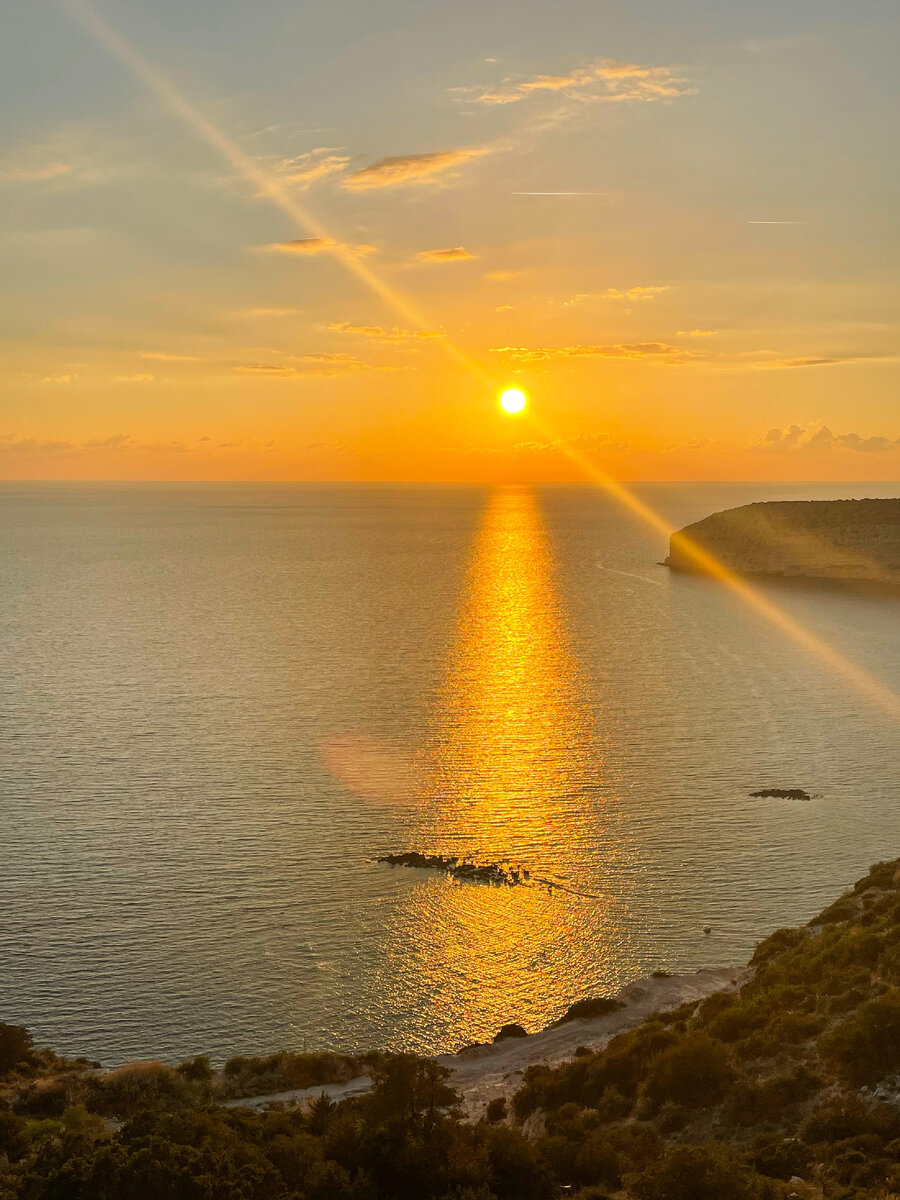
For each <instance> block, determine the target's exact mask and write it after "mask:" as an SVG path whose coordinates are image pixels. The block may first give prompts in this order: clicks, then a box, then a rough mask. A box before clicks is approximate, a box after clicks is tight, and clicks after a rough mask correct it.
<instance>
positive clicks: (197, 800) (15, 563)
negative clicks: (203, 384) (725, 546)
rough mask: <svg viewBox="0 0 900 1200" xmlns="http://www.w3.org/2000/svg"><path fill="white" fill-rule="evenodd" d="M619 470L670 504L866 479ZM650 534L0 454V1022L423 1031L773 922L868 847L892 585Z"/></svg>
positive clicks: (569, 510)
mask: <svg viewBox="0 0 900 1200" xmlns="http://www.w3.org/2000/svg"><path fill="white" fill-rule="evenodd" d="M634 490H635V493H636V494H637V495H638V496H639V497H640V499H641V500H642V501H643V503H645V504H646V505H649V506H650V507H651V508H652V509H653V510H654V511H655V512H657V513H659V514H660V516H661V517H662V518H663V519H664V520H665V521H666V522H667V523H668V524H669V525H671V526H672V527H673V528H677V527H680V526H682V525H684V524H686V523H687V522H690V521H694V520H697V519H699V518H701V517H703V516H706V515H707V514H709V513H712V512H716V511H718V510H721V509H724V508H730V507H733V506H735V505H739V504H745V503H748V502H750V501H753V500H767V499H831V498H838V497H846V496H889V495H894V494H896V491H897V487H896V485H893V486H892V485H889V484H871V485H866V484H853V485H840V486H834V485H800V486H798V485H784V484H779V485H759V484H691V485H687V484H677V485H675V484H645V485H635V488H634ZM666 549H667V547H666V539H665V537H664V536H663V535H662V534H661V533H660V532H659V530H658V529H656V528H653V527H651V526H648V525H647V524H645V523H644V522H643V521H642V520H641V519H640V518H639V517H638V516H636V515H635V514H634V513H633V511H632V510H630V509H629V508H628V507H623V505H622V504H621V503H620V502H619V501H618V500H616V499H615V498H613V497H611V496H610V495H608V494H607V493H606V492H604V491H602V490H599V489H596V488H593V487H588V486H585V487H536V488H529V487H499V488H482V487H443V486H440V487H439V486H394V485H363V484H358V485H300V484H296V485H294V484H136V483H135V484H96V483H94V484H73V483H67V484H39V483H33V484H3V485H0V1020H3V1021H6V1022H11V1023H17V1024H25V1025H27V1026H28V1028H29V1029H30V1030H31V1031H32V1033H33V1035H34V1037H35V1039H36V1040H37V1041H38V1042H39V1043H41V1044H45V1045H51V1046H53V1047H54V1048H55V1049H57V1050H58V1051H60V1052H63V1053H67V1054H73V1055H75V1054H84V1055H87V1056H88V1057H90V1058H92V1059H97V1060H99V1061H101V1062H103V1063H104V1064H105V1065H115V1064H118V1063H122V1062H126V1061H131V1060H135V1059H147V1058H162V1059H164V1060H166V1061H177V1060H178V1059H179V1058H181V1057H183V1056H186V1055H192V1054H198V1053H205V1054H209V1055H210V1056H211V1057H212V1059H213V1060H214V1061H215V1062H221V1061H223V1060H224V1059H226V1058H227V1057H229V1056H231V1055H234V1054H262V1053H268V1052H271V1051H274V1050H277V1049H282V1048H286V1049H290V1050H296V1051H304V1050H306V1051H314V1050H340V1051H348V1052H349V1051H356V1050H365V1049H388V1050H411V1051H415V1052H419V1053H434V1052H440V1051H446V1050H455V1049H458V1048H459V1047H461V1046H463V1045H465V1044H469V1043H472V1042H477V1041H484V1040H487V1039H490V1038H491V1037H492V1036H493V1034H494V1033H496V1031H497V1030H498V1029H499V1028H500V1026H501V1025H503V1024H504V1023H506V1022H511V1021H515V1022H518V1023H520V1024H521V1025H523V1026H524V1027H525V1028H526V1029H528V1030H536V1029H539V1028H542V1027H544V1026H546V1025H547V1024H548V1023H549V1022H551V1021H553V1020H554V1019H556V1018H557V1017H559V1016H560V1015H561V1014H562V1013H563V1012H564V1011H565V1009H566V1008H567V1007H568V1006H569V1005H570V1004H572V1003H573V1001H575V1000H578V999H581V998H584V997H588V996H600V995H609V994H612V993H614V992H615V991H616V990H618V989H619V988H621V987H622V986H623V985H625V984H626V983H628V982H630V981H632V980H634V979H636V978H639V977H641V976H645V975H647V974H649V973H651V972H653V971H667V972H673V973H674V972H692V971H696V970H698V969H700V968H703V967H709V966H728V965H731V964H740V963H743V962H745V961H746V960H747V958H748V956H749V955H750V954H751V953H752V951H753V948H754V946H755V944H756V943H757V942H758V941H759V940H760V939H761V938H763V937H765V936H766V935H767V934H769V933H771V932H772V931H773V930H774V929H776V928H778V927H781V926H786V925H794V924H797V923H799V922H805V921H808V920H809V919H810V918H811V917H813V915H814V914H815V913H816V912H818V911H819V910H820V909H821V908H822V907H824V905H826V904H827V903H828V902H830V901H831V900H832V899H833V898H834V897H835V896H836V895H837V894H838V892H840V891H841V890H842V889H843V888H845V887H846V886H848V885H849V884H852V883H853V881H854V880H855V879H857V878H858V877H859V876H860V875H862V874H863V873H864V872H865V871H866V869H867V868H868V866H869V865H870V864H871V863H872V862H874V861H877V860H883V859H885V858H892V857H896V856H897V855H900V737H898V733H900V730H898V722H897V716H896V713H891V712H890V710H889V706H887V705H884V704H882V703H881V702H880V701H879V693H878V687H879V686H880V687H882V688H888V689H891V690H893V691H895V692H900V636H898V635H900V599H898V597H897V596H896V595H894V596H892V595H888V594H884V593H879V592H877V591H875V590H872V589H853V588H849V587H845V586H835V587H831V586H827V585H822V584H799V583H797V584H791V585H787V584H784V583H778V582H774V581H773V582H760V583H756V584H754V585H753V586H754V588H755V589H756V594H757V595H758V596H762V597H763V598H764V599H765V601H766V602H767V604H768V608H767V609H766V611H765V612H763V611H761V609H760V607H759V606H758V605H754V604H752V603H748V602H747V599H746V597H741V596H739V595H737V594H735V593H734V592H733V591H731V590H730V589H729V588H727V587H725V586H723V585H722V584H721V583H718V582H716V581H714V580H711V579H708V578H701V577H694V576H686V575H677V574H673V573H671V572H669V571H668V570H667V568H665V567H664V566H662V565H660V563H661V560H662V559H663V558H664V557H665V554H666ZM782 615H784V616H786V617H787V618H789V621H787V622H785V621H783V620H782V619H781V617H782ZM798 629H800V630H802V631H804V632H805V633H806V634H809V635H812V639H811V638H809V637H801V638H798V636H797V633H796V631H797V630H798ZM813 639H815V640H813ZM822 646H824V647H826V648H828V651H829V652H823V651H822V649H821V647H822ZM817 647H818V649H817ZM830 651H837V652H838V653H839V654H840V655H842V656H844V658H846V659H847V660H849V661H850V662H852V663H853V664H854V668H855V669H854V671H853V672H851V673H850V674H849V675H848V674H847V673H840V672H835V671H834V670H833V669H832V665H831V664H830V662H829V658H830ZM766 787H790V788H803V789H805V790H806V791H808V792H809V793H811V795H812V796H813V799H811V800H809V801H796V800H794V801H792V800H779V799H760V798H753V797H751V795H750V793H751V792H753V791H756V790H759V789H761V788H766ZM412 850H416V851H422V852H426V853H431V854H442V855H447V856H450V855H454V856H459V857H466V856H468V857H470V858H471V859H472V860H473V861H476V862H482V863H487V862H497V863H503V864H505V865H506V867H507V868H508V869H509V870H518V871H521V872H522V874H521V878H522V880H523V884H522V886H519V887H492V886H485V885H478V884H468V883H464V882H459V881H457V880H455V879H453V878H452V877H449V876H447V875H445V874H442V873H439V872H436V871H421V870H415V869H409V868H406V867H391V866H388V865H385V864H383V863H379V862H377V861H376V860H377V858H378V857H379V856H380V855H384V854H387V853H397V852H403V851H412ZM526 871H527V872H528V878H527V879H526V878H525V874H524V872H526ZM707 929H708V930H709V932H706V930H707Z"/></svg>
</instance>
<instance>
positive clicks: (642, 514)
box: [531, 413, 900, 721]
mask: <svg viewBox="0 0 900 1200" xmlns="http://www.w3.org/2000/svg"><path fill="white" fill-rule="evenodd" d="M531 419H532V421H533V422H534V424H535V425H536V426H537V428H538V429H539V430H540V432H541V433H542V434H543V435H544V436H545V437H546V438H548V439H550V440H552V441H553V442H554V444H555V445H556V446H557V447H558V448H559V451H560V453H562V454H564V455H565V456H566V458H568V459H569V461H570V462H571V463H573V464H574V465H575V466H577V467H578V468H579V470H581V471H583V472H584V474H585V475H586V476H587V477H588V478H589V479H590V480H591V481H592V482H593V483H596V484H597V485H598V486H599V487H601V488H603V490H604V491H606V492H608V493H609V494H610V495H611V496H613V497H615V499H616V500H618V501H619V502H620V503H621V504H622V505H624V506H625V507H626V508H627V509H628V510H629V511H630V512H632V513H634V515H635V516H637V517H639V518H640V519H641V520H642V521H644V522H645V523H646V524H647V525H649V526H650V527H651V528H652V529H655V530H657V531H658V532H659V533H662V534H663V535H664V536H665V537H666V538H669V537H671V536H672V533H673V530H672V527H671V526H670V525H669V523H668V522H667V521H666V520H665V518H664V517H662V516H660V514H659V513H658V512H656V511H655V509H652V508H651V507H650V506H649V505H648V504H645V503H644V501H643V500H641V499H639V498H638V497H637V496H636V495H635V494H634V493H633V492H632V491H631V490H630V489H629V488H627V487H626V486H625V485H624V484H623V483H621V482H620V481H619V480H618V479H615V478H614V477H613V476H612V475H608V474H607V473H606V472H605V471H603V470H601V468H600V467H598V466H596V464H594V463H592V462H591V461H590V460H589V459H588V458H585V456H584V455H583V454H581V453H579V451H577V450H576V449H575V448H574V447H573V446H571V445H569V444H568V443H567V442H566V441H565V440H564V439H562V438H560V437H559V436H558V435H557V434H556V433H555V432H554V431H553V429H551V428H550V426H549V425H547V424H546V422H544V421H542V420H541V419H540V418H539V417H537V416H535V415H534V414H533V413H532V417H531ZM678 545H679V549H680V550H681V551H683V553H684V554H685V555H687V557H688V558H689V559H690V560H691V561H692V562H693V563H694V565H695V566H696V567H697V570H698V571H700V572H702V573H703V574H705V575H710V576H712V577H713V578H714V579H717V580H718V581H719V582H720V583H722V584H724V585H725V586H726V587H727V588H728V589H729V590H730V591H732V592H733V593H734V594H735V595H736V596H738V597H739V598H740V599H741V600H743V601H744V603H745V604H746V605H747V606H748V607H749V608H751V609H753V610H754V611H755V612H757V613H759V615H760V616H762V617H765V619H766V620H768V621H770V622H771V623H772V624H773V625H774V626H776V628H778V629H779V630H781V632H782V633H784V634H786V635H787V636H788V637H790V638H792V639H793V640H794V641H795V642H796V643H797V644H798V645H799V646H802V647H803V649H804V650H807V651H808V652H809V653H810V654H813V655H815V657H817V658H818V659H819V661H820V662H822V663H823V664H824V665H825V666H827V667H828V668H829V669H830V670H831V671H833V672H834V673H835V674H836V675H839V676H840V677H841V678H842V679H844V680H846V682H848V683H850V684H851V685H852V686H853V687H854V688H855V689H856V690H857V691H859V692H861V693H863V695H865V696H867V697H868V698H869V699H870V700H872V701H874V702H875V703H876V704H877V705H878V706H879V707H880V708H882V709H884V710H885V711H886V712H887V713H889V714H890V715H891V716H892V717H893V718H894V719H895V720H897V721H900V696H898V695H897V694H896V692H893V691H891V689H890V688H889V687H887V686H885V684H883V683H880V682H879V681H878V680H877V679H875V678H873V676H871V675H870V674H869V673H868V672H867V671H864V670H863V669H862V668H861V667H858V666H857V665H856V663H854V662H851V660H850V659H849V658H846V657H845V656H844V655H843V654H841V653H840V651H838V650H835V649H834V647H833V646H830V645H829V644H828V643H827V642H825V641H823V640H822V638H820V637H817V636H816V635H815V634H814V633H810V631H809V630H808V629H804V627H803V626H802V625H800V624H799V622H797V621H795V620H794V618H793V617H791V616H789V615H788V614H787V613H786V612H784V611H783V610H782V609H780V608H779V607H778V606H777V605H776V604H773V603H772V602H771V600H769V599H767V598H766V597H765V596H763V595H762V593H760V592H759V591H757V589H756V588H754V587H753V586H752V584H750V583H748V582H747V580H746V579H743V578H742V577H741V576H740V575H737V574H736V573H735V572H734V571H732V570H730V569H729V568H728V567H726V566H725V565H724V564H723V563H721V562H719V560H718V559H717V558H715V556H714V555H712V554H710V553H709V551H708V550H705V549H704V548H703V547H702V546H700V545H698V543H697V542H695V541H693V540H692V539H691V538H688V537H683V536H682V537H679V539H678Z"/></svg>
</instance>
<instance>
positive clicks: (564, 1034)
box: [222, 966, 753, 1120]
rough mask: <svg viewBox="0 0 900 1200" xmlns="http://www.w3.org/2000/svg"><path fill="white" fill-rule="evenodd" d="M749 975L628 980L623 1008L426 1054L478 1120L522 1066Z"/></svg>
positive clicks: (558, 1056) (358, 1087) (265, 1099)
mask: <svg viewBox="0 0 900 1200" xmlns="http://www.w3.org/2000/svg"><path fill="white" fill-rule="evenodd" d="M752 974H753V971H752V968H750V967H748V966H743V967H704V968H702V969H701V970H699V971H695V972H693V973H690V974H685V975H668V976H665V977H658V976H647V977H644V978H641V979H635V980H633V981H632V982H631V983H629V984H626V985H625V987H623V988H622V989H621V990H620V991H619V992H617V993H616V994H615V996H613V997H612V999H614V1000H617V1001H618V1002H619V1003H620V1004H621V1005H622V1007H621V1008H619V1009H617V1010H616V1011H615V1012H611V1013H607V1014H606V1015H605V1016H601V1017H589V1018H575V1019H572V1020H569V1021H565V1022H564V1023H563V1024H561V1025H558V1024H557V1025H551V1026H549V1027H548V1028H546V1029H542V1030H539V1031H538V1032H537V1033H530V1034H526V1035H525V1036H523V1037H512V1038H505V1039H504V1040H502V1041H500V1042H489V1043H485V1044H483V1045H477V1046H467V1047H465V1048H463V1049H462V1050H459V1051H457V1052H456V1053H449V1054H437V1055H433V1056H432V1057H433V1059H434V1061H435V1062H438V1063H440V1064H441V1066H444V1067H447V1068H449V1070H450V1072H451V1076H450V1079H449V1080H448V1083H449V1084H450V1086H451V1087H453V1088H455V1089H456V1090H457V1091H458V1092H459V1093H460V1095H461V1096H462V1098H463V1111H464V1114H465V1117H466V1119H468V1120H477V1119H478V1118H479V1117H481V1116H482V1115H483V1114H484V1109H485V1107H486V1106H487V1104H488V1103H489V1101H491V1100H493V1099H495V1098H496V1097H498V1096H508V1095H510V1094H511V1093H512V1092H513V1091H515V1090H516V1089H517V1088H518V1087H519V1085H520V1084H521V1082H522V1076H523V1075H524V1072H525V1070H526V1069H527V1068H528V1067H530V1066H534V1065H536V1064H538V1063H541V1064H545V1065H547V1066H557V1065H558V1064H559V1063H562V1062H565V1061H567V1060H568V1059H570V1058H572V1057H573V1056H574V1054H575V1051H576V1050H577V1049H578V1048H579V1047H581V1046H585V1047H587V1048H588V1049H589V1050H591V1051H596V1050H600V1049H602V1048H603V1047H604V1046H605V1045H606V1044H607V1042H609V1041H610V1039H611V1038H613V1037H615V1035H616V1034H618V1033H622V1032H624V1031H625V1030H627V1029H632V1028H633V1027H634V1026H636V1025H639V1024H640V1023H641V1022H642V1021H643V1020H644V1019H645V1018H646V1017H647V1016H649V1015H650V1013H652V1012H664V1011H667V1010H669V1009H673V1008H678V1007H679V1006H680V1005H681V1004H685V1003H687V1002H689V1001H693V1000H702V999H704V998H705V997H706V996H709V995H711V994H712V993H713V992H732V991H736V990H737V989H738V988H740V987H742V986H743V984H745V983H746V982H747V981H748V980H749V979H750V977H751V975H752ZM371 1086H372V1081H371V1079H370V1078H369V1076H367V1075H360V1076H357V1077H356V1078H355V1079H350V1080H348V1081H347V1082H345V1083H335V1084H319V1085H317V1086H314V1087H309V1088H296V1089H294V1090H292V1091H285V1092H273V1093H270V1094H269V1095H265V1096H245V1097H239V1098H237V1099H234V1100H226V1101H224V1102H223V1104H222V1107H223V1108H246V1109H252V1110H256V1111H259V1110H262V1109H266V1108H270V1107H276V1106H277V1107H281V1106H285V1107H296V1106H302V1105H304V1104H306V1103H308V1102H310V1101H312V1100H315V1099H316V1098H317V1097H318V1096H321V1095H322V1094H323V1093H324V1094H325V1095H326V1096H328V1097H330V1098H331V1099H332V1100H346V1099H347V1098H348V1097H349V1096H358V1095H362V1094H364V1093H365V1092H367V1091H369V1089H370V1088H371Z"/></svg>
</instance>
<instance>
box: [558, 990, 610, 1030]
mask: <svg viewBox="0 0 900 1200" xmlns="http://www.w3.org/2000/svg"><path fill="white" fill-rule="evenodd" d="M623 1007H624V1005H623V1004H622V1002H621V1001H620V1000H613V999H612V998H611V997H609V996H595V997H593V998H592V999H588V1000H576V1001H575V1003H574V1004H572V1005H570V1006H569V1008H567V1009H566V1011H565V1012H564V1013H563V1015H562V1016H561V1017H560V1018H559V1020H558V1021H554V1022H553V1024H552V1025H551V1026H550V1028H551V1029H556V1028H557V1027H558V1026H560V1025H565V1024H566V1023H567V1022H568V1021H593V1020H595V1019H596V1018H597V1017H607V1016H609V1014H610V1013H614V1012H618V1011H619V1009H620V1008H623Z"/></svg>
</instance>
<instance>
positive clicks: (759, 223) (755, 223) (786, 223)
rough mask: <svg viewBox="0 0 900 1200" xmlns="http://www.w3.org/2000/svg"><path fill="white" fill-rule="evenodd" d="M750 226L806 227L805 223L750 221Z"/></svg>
mask: <svg viewBox="0 0 900 1200" xmlns="http://www.w3.org/2000/svg"><path fill="white" fill-rule="evenodd" d="M747 224H748V225H805V224H806V222H805V221H748V222H747Z"/></svg>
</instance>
